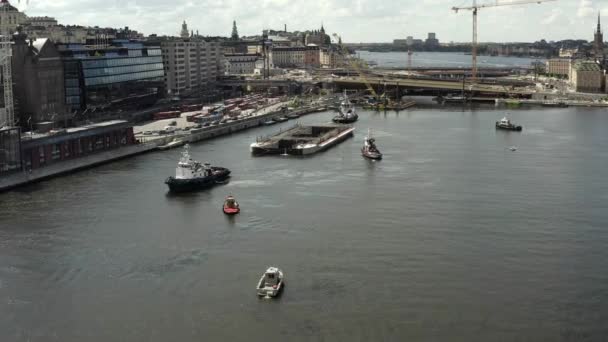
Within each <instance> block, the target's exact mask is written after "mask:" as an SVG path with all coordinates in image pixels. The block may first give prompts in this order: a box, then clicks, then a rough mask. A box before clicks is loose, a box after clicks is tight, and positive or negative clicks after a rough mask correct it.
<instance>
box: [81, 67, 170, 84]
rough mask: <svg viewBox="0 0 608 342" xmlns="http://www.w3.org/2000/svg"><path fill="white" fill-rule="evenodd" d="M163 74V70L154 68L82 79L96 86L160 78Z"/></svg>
mask: <svg viewBox="0 0 608 342" xmlns="http://www.w3.org/2000/svg"><path fill="white" fill-rule="evenodd" d="M164 76H165V73H164V71H163V70H154V71H144V72H135V73H131V74H122V75H114V76H102V77H94V78H86V79H85V80H84V83H85V85H86V86H87V87H88V86H96V85H102V84H112V83H121V82H128V81H137V80H144V79H150V78H160V79H162V78H163V77H164Z"/></svg>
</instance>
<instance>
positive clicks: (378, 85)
mask: <svg viewBox="0 0 608 342" xmlns="http://www.w3.org/2000/svg"><path fill="white" fill-rule="evenodd" d="M366 81H367V83H368V84H369V85H371V86H372V87H374V89H375V90H377V91H379V92H381V91H382V89H390V90H391V91H393V90H395V89H397V90H398V91H399V93H404V92H411V91H414V92H417V93H423V94H428V95H433V94H436V95H441V94H446V93H450V94H453V93H463V92H464V93H465V94H468V95H471V94H475V96H488V97H520V98H530V97H532V94H534V92H535V91H534V89H530V88H524V87H514V86H507V85H499V84H486V83H471V82H469V81H462V80H438V79H419V78H386V77H371V78H367V79H365V80H364V79H362V78H359V77H341V78H334V79H333V80H332V82H333V83H334V84H335V85H336V87H337V88H339V89H353V88H367V85H366ZM391 88H392V89H391Z"/></svg>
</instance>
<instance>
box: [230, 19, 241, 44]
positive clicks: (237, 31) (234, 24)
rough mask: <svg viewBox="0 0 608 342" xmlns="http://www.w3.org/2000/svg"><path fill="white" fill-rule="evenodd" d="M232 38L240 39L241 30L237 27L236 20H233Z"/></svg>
mask: <svg viewBox="0 0 608 342" xmlns="http://www.w3.org/2000/svg"><path fill="white" fill-rule="evenodd" d="M230 39H232V40H239V30H237V28H236V20H235V21H233V22H232V36H231V37H230Z"/></svg>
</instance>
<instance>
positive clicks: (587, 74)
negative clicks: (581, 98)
mask: <svg viewBox="0 0 608 342" xmlns="http://www.w3.org/2000/svg"><path fill="white" fill-rule="evenodd" d="M570 75H571V77H570V80H571V83H572V85H573V86H574V88H575V89H576V91H577V92H582V93H600V92H602V87H603V83H604V72H603V71H602V69H601V68H600V66H599V64H597V63H596V62H592V61H579V62H577V63H574V64H573V66H572V68H571V74H570Z"/></svg>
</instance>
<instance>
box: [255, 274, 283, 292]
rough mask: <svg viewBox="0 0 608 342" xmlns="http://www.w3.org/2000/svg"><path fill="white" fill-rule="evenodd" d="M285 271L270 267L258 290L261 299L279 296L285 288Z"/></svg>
mask: <svg viewBox="0 0 608 342" xmlns="http://www.w3.org/2000/svg"><path fill="white" fill-rule="evenodd" d="M284 280H285V279H284V276H283V271H281V270H280V269H278V268H276V267H269V268H268V269H267V270H266V272H264V275H262V278H260V282H259V283H258V287H257V288H256V291H257V294H258V296H260V297H266V298H270V297H276V296H278V295H279V293H280V292H281V290H283V287H284V286H285V282H284Z"/></svg>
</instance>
